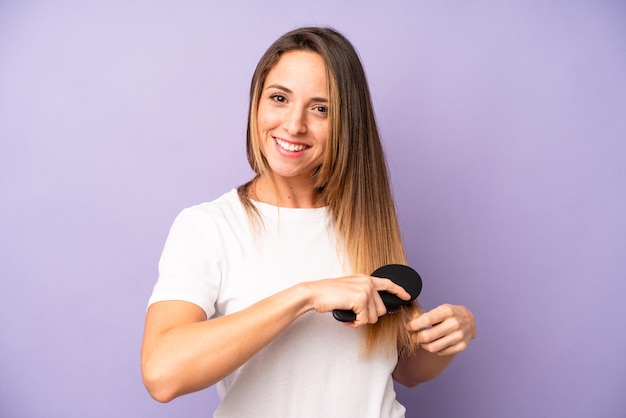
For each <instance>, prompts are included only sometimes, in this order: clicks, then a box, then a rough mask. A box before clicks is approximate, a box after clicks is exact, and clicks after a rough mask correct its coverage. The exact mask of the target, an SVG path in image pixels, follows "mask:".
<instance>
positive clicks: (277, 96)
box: [270, 94, 287, 103]
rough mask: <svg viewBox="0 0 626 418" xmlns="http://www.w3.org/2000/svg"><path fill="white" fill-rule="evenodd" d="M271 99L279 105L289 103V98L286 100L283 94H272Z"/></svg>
mask: <svg viewBox="0 0 626 418" xmlns="http://www.w3.org/2000/svg"><path fill="white" fill-rule="evenodd" d="M270 99H272V100H274V101H275V102H278V103H285V102H286V101H287V98H285V96H283V95H282V94H272V95H271V96H270Z"/></svg>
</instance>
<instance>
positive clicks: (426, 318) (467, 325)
mask: <svg viewBox="0 0 626 418" xmlns="http://www.w3.org/2000/svg"><path fill="white" fill-rule="evenodd" d="M407 327H408V329H409V331H413V332H418V333H419V335H418V340H419V343H420V347H421V348H423V349H424V350H426V351H428V352H430V353H433V354H437V355H440V356H447V355H453V354H458V353H460V352H461V351H463V350H465V349H466V348H467V346H468V344H469V343H470V341H471V340H472V339H474V338H475V337H476V321H475V320H474V315H472V313H471V312H470V311H469V309H467V308H466V307H464V306H460V305H448V304H446V305H440V306H438V307H436V308H435V309H433V310H431V311H428V312H425V313H423V314H422V315H420V316H419V317H417V318H416V319H414V320H412V321H410V322H409V323H408V324H407Z"/></svg>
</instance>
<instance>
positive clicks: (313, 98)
mask: <svg viewBox="0 0 626 418" xmlns="http://www.w3.org/2000/svg"><path fill="white" fill-rule="evenodd" d="M269 89H278V90H281V91H284V92H285V93H289V94H292V93H293V91H291V90H290V89H288V88H287V87H285V86H281V85H280V84H270V85H269V86H267V87H266V88H265V90H269ZM311 101H313V102H322V103H328V99H327V98H325V97H312V98H311Z"/></svg>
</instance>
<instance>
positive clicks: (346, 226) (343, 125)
mask: <svg viewBox="0 0 626 418" xmlns="http://www.w3.org/2000/svg"><path fill="white" fill-rule="evenodd" d="M293 50H306V51H312V52H316V53H318V54H320V55H321V56H322V58H323V60H324V62H325V64H326V76H327V77H326V78H327V80H328V93H329V107H328V109H329V135H328V143H327V146H326V152H325V156H324V161H323V162H322V164H321V166H320V167H319V168H318V170H317V171H316V173H315V174H314V176H315V185H316V187H317V189H318V191H319V192H320V194H321V196H322V198H323V200H324V202H325V204H326V205H327V206H328V210H329V213H330V215H331V218H332V220H333V222H334V226H335V229H336V232H337V234H338V236H339V237H340V238H341V242H342V243H343V246H344V250H345V251H344V253H345V254H346V255H347V257H348V262H349V263H350V266H351V267H352V269H353V272H355V273H366V274H369V273H371V272H372V271H374V270H375V269H376V268H378V267H380V266H382V265H384V264H390V263H406V255H405V252H404V247H403V245H402V239H401V234H400V228H399V226H398V221H397V216H396V210H395V205H394V201H393V196H392V193H391V187H390V184H389V175H388V169H387V164H386V161H385V156H384V152H383V147H382V144H381V141H380V136H379V133H378V128H377V126H376V120H375V117H374V110H373V107H372V103H371V97H370V93H369V88H368V84H367V80H366V77H365V72H364V70H363V66H362V64H361V61H360V59H359V57H358V54H357V52H356V50H355V49H354V47H353V46H352V44H351V43H350V42H349V41H348V40H347V39H346V38H345V37H344V36H343V35H342V34H340V33H339V32H337V31H336V30H334V29H331V28H319V27H304V28H299V29H295V30H293V31H291V32H288V33H286V34H285V35H283V36H281V37H280V38H279V39H277V40H276V41H275V42H274V43H273V44H272V45H271V46H270V47H269V49H268V50H267V51H266V52H265V54H264V55H263V57H261V60H260V61H259V63H258V65H257V67H256V70H255V72H254V75H253V77H252V83H251V87H250V108H249V113H248V130H247V141H246V148H247V155H248V162H249V163H250V166H251V167H252V169H253V170H254V172H255V173H256V174H257V176H260V175H266V174H269V173H270V171H271V169H270V168H269V166H268V164H267V161H266V160H265V158H264V157H263V155H262V154H261V150H260V146H259V139H258V135H257V131H256V126H257V119H256V117H257V109H258V103H259V98H260V97H261V92H262V89H263V84H264V82H265V79H266V77H267V74H268V73H269V71H270V69H271V68H272V67H273V66H274V65H275V64H276V63H277V62H278V60H279V58H280V56H281V55H282V54H283V53H285V52H288V51H293ZM252 181H254V180H252ZM252 181H251V182H248V183H246V184H244V185H242V186H240V187H239V189H238V192H239V196H240V198H241V201H242V203H243V204H244V206H245V207H246V209H247V210H248V214H249V216H251V217H254V216H255V210H254V205H253V204H252V203H251V201H250V197H249V194H248V191H249V187H250V184H251V183H252ZM418 310H419V308H418V306H417V305H416V304H413V305H411V306H409V307H407V308H405V309H403V310H402V311H400V313H398V314H393V315H384V316H383V317H381V318H380V319H379V321H378V322H377V323H376V324H373V325H368V326H367V332H366V336H365V344H364V347H363V348H364V349H363V352H364V354H365V355H370V354H372V353H373V352H374V351H378V350H383V351H387V352H388V350H392V349H395V348H397V349H398V352H399V354H400V355H404V354H407V353H411V352H413V350H415V349H416V347H417V344H416V343H414V342H413V340H412V338H411V335H410V334H409V333H408V331H407V330H406V322H407V321H408V319H409V318H412V317H414V316H415V315H416V313H417V312H418Z"/></svg>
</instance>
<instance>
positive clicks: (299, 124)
mask: <svg viewBox="0 0 626 418" xmlns="http://www.w3.org/2000/svg"><path fill="white" fill-rule="evenodd" d="M285 125H286V129H287V132H288V133H289V134H290V135H294V136H295V135H301V134H303V133H306V116H305V111H304V110H303V109H296V108H293V109H291V111H290V112H289V113H288V115H287V120H286V121H285Z"/></svg>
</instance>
